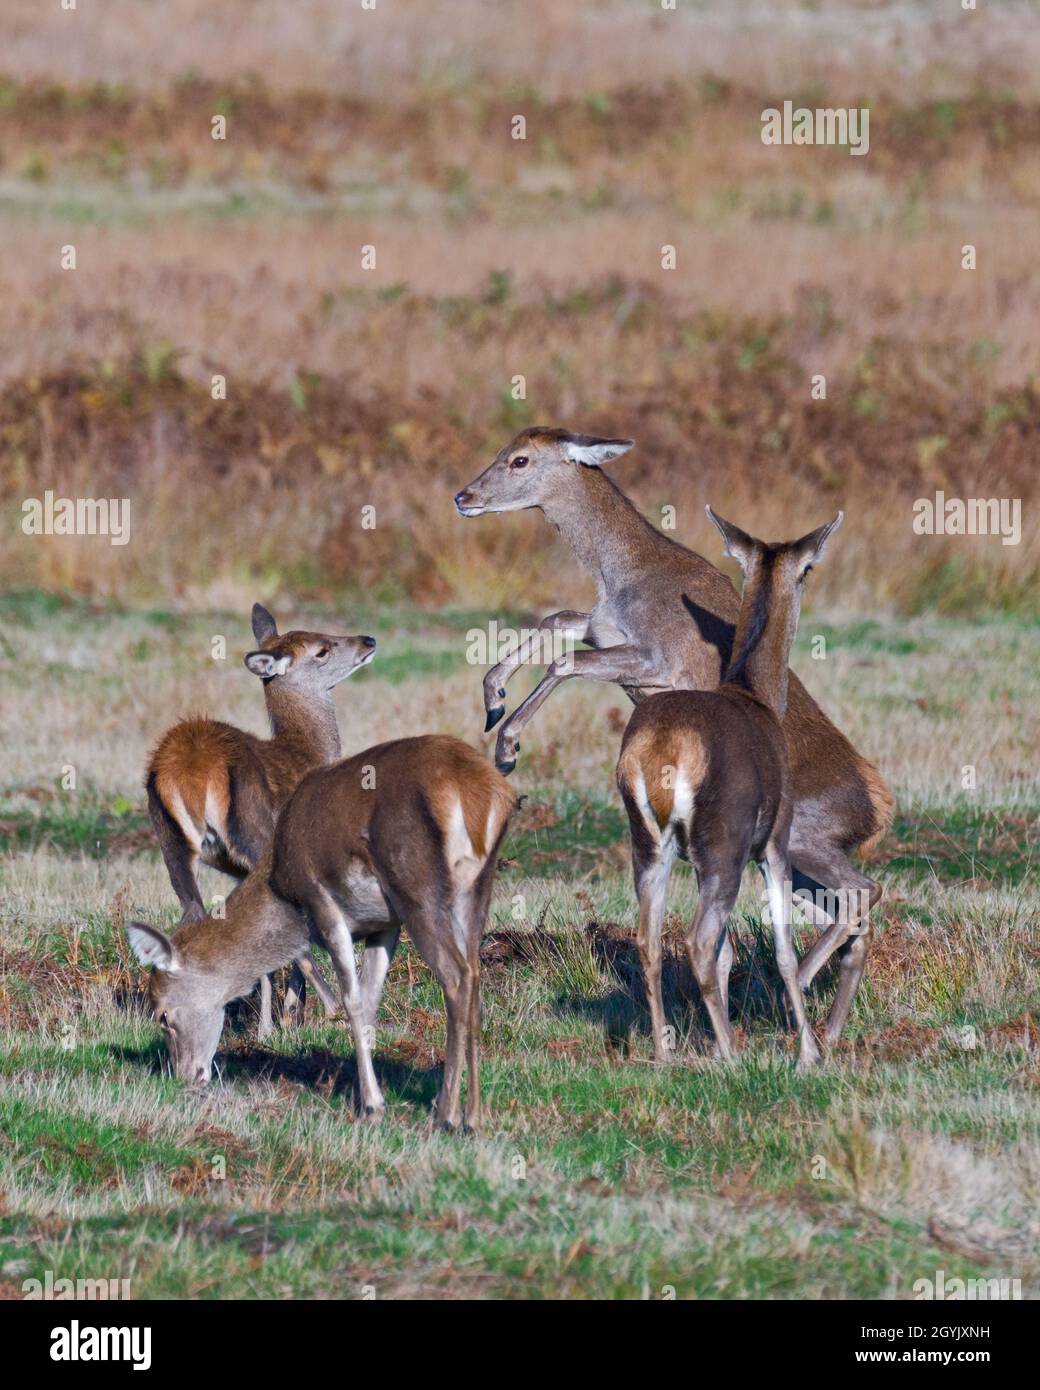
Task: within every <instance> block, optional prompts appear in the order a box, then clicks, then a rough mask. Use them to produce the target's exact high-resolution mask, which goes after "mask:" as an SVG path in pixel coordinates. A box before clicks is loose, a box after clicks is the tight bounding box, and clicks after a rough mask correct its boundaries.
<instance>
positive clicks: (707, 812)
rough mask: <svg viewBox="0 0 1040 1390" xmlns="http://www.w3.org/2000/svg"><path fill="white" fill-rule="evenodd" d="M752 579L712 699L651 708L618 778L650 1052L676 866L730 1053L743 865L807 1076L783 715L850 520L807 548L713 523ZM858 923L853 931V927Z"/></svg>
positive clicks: (641, 709)
mask: <svg viewBox="0 0 1040 1390" xmlns="http://www.w3.org/2000/svg"><path fill="white" fill-rule="evenodd" d="M707 513H708V516H709V517H710V518H711V520H712V521H713V522H714V523H715V525H716V526H717V527H718V529H719V531H720V533H721V535H722V538H723V540H724V541H725V543H726V553H727V554H728V555H731V556H732V557H733V558H734V559H735V560H736V561H737V562H738V563H739V565H740V567H741V569H742V570H743V572H744V593H743V598H742V601H741V605H740V612H739V615H738V618H737V627H736V636H735V638H734V642H733V656H732V659H731V661H730V663H729V666H728V667H727V669H726V672H725V675H724V677H723V681H722V684H721V685H720V686H719V687H718V689H717V690H711V691H694V690H690V691H674V692H670V693H668V694H660V695H653V696H651V697H650V698H649V699H647V700H644V701H643V702H642V703H641V704H640V705H639V706H638V707H637V708H636V711H635V713H634V714H633V715H632V718H631V719H630V721H629V724H628V728H627V729H626V730H625V736H624V739H623V741H622V744H621V756H620V758H619V760H618V769H617V778H618V787H619V789H620V791H621V795H622V798H623V800H624V803H625V809H626V810H627V812H628V819H629V824H630V827H631V831H632V866H633V870H634V874H635V883H636V893H637V895H638V898H639V952H640V956H641V957H642V962H643V970H644V974H645V977H646V989H647V996H648V999H649V1004H650V1017H651V1025H652V1028H653V1035H654V1054H655V1056H656V1057H657V1058H658V1060H664V1059H665V1058H666V1056H667V1052H666V1048H665V1037H666V1034H665V1022H664V1011H663V1006H662V1001H661V928H662V924H663V922H664V915H665V902H666V897H667V892H668V878H669V875H670V873H671V868H672V864H673V862H674V860H675V858H676V856H677V855H678V856H680V857H682V858H684V859H688V860H689V861H690V862H691V863H692V864H693V865H694V867H695V869H696V871H697V880H698V884H699V887H700V892H699V895H698V900H697V912H696V916H695V917H694V921H693V926H692V928H691V930H690V933H689V935H688V937H687V942H688V946H689V953H690V964H691V966H692V967H693V973H694V975H695V976H696V978H697V983H698V985H699V986H700V990H701V995H702V997H703V999H704V1003H705V1005H706V1007H707V1010H708V1013H709V1015H710V1017H711V1022H712V1026H713V1028H714V1031H715V1037H716V1040H717V1044H718V1048H719V1052H720V1053H721V1055H722V1057H723V1058H724V1059H725V1060H727V1061H728V1060H730V1059H731V1058H732V1057H733V1030H732V1027H731V1026H730V1022H729V1011H728V1000H729V989H728V986H729V971H730V966H731V965H732V962H733V948H732V944H731V942H730V940H729V938H728V936H727V934H726V924H727V922H728V920H729V915H730V913H731V912H732V910H733V904H734V903H735V902H736V899H737V894H738V893H739V891H740V880H741V875H742V873H743V870H744V866H745V864H747V863H748V862H749V860H754V862H755V863H757V864H758V866H759V868H760V869H761V870H762V875H763V877H764V879H765V883H766V891H767V895H768V902H769V915H770V918H771V920H772V924H773V933H774V941H775V946H776V958H777V964H778V967H779V970H780V974H781V977H782V979H783V982H784V986H785V988H786V991H787V998H788V1002H789V1004H790V1008H791V1012H792V1014H793V1015H794V1018H795V1021H796V1023H797V1027H798V1032H799V1039H800V1047H799V1063H798V1064H799V1068H802V1069H804V1068H806V1067H809V1066H812V1065H813V1064H814V1063H815V1062H817V1061H818V1060H819V1048H818V1046H817V1044H816V1040H815V1038H814V1037H813V1034H812V1030H811V1028H810V1027H809V1024H808V1021H807V1019H806V1015H805V1005H804V1001H803V998H802V990H801V986H800V983H799V979H798V961H797V958H796V956H795V953H794V947H793V945H792V941H791V922H790V904H791V900H792V894H791V891H790V881H791V871H790V862H789V858H788V840H789V836H790V828H791V812H792V801H791V787H790V780H791V779H790V769H789V765H788V757H787V747H786V743H785V739H784V733H783V729H782V727H781V723H780V721H781V720H782V719H783V717H784V711H785V708H786V705H787V690H788V671H787V659H788V654H789V652H790V648H791V642H792V640H793V639H794V634H795V629H796V628H797V626H798V613H799V609H800V607H801V597H802V585H803V583H804V580H805V576H806V575H807V574H808V573H809V571H810V570H811V569H812V567H813V565H814V564H815V563H816V562H817V561H818V560H819V559H820V557H821V555H822V554H823V549H824V546H825V545H826V543H827V541H828V539H829V537H830V536H831V535H832V534H833V533H834V531H836V530H837V528H838V527H839V526H840V525H841V522H842V520H843V514H842V513H841V512H839V513H838V515H837V516H836V517H835V518H834V520H833V521H831V522H828V524H827V525H826V526H821V527H820V528H819V529H818V530H816V531H812V532H810V534H809V535H807V536H803V537H802V538H801V539H800V540H796V541H788V542H785V543H780V544H776V545H767V544H765V543H764V542H762V541H758V540H754V539H753V538H752V537H751V536H748V535H747V534H746V533H745V532H743V531H741V530H740V528H739V527H737V526H734V525H732V523H731V522H728V521H724V520H723V519H722V518H721V517H719V516H716V515H715V513H714V512H713V511H712V510H711V508H710V507H709V508H707ZM857 922H858V919H857V920H850V921H849V922H848V932H849V933H852V932H854V931H855V929H856V926H857ZM858 983H859V979H858V976H857V978H856V979H855V981H854V982H852V981H851V978H850V976H848V975H846V974H843V976H842V980H841V984H840V986H839V990H838V996H837V999H836V1000H835V1003H834V1006H833V1008H832V1010H831V1014H830V1017H829V1018H828V1020H827V1025H826V1029H825V1038H826V1041H827V1042H828V1043H833V1042H835V1041H836V1040H837V1038H838V1035H839V1034H840V1033H841V1030H842V1027H843V1025H844V1023H845V1019H846V1017H847V1015H848V1011H849V1008H850V1006H851V1004H852V998H853V996H854V994H855V991H856V986H857V985H858Z"/></svg>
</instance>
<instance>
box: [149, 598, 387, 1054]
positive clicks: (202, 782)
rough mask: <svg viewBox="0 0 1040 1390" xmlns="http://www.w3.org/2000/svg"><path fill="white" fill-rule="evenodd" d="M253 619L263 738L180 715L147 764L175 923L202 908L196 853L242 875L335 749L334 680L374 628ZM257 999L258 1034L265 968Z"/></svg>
mask: <svg viewBox="0 0 1040 1390" xmlns="http://www.w3.org/2000/svg"><path fill="white" fill-rule="evenodd" d="M252 620H253V636H254V637H255V638H256V641H257V642H258V643H259V650H258V651H253V652H250V653H249V654H248V655H247V656H246V658H245V664H246V666H247V667H248V668H249V670H250V671H252V673H253V675H255V676H259V678H260V679H261V680H262V681H263V685H264V700H265V701H266V703H267V714H268V718H269V719H270V722H271V737H270V738H269V739H262V738H257V737H255V736H254V735H253V734H249V733H246V732H245V731H244V730H242V729H236V728H235V727H234V726H233V725H231V724H223V723H220V722H219V721H217V720H215V719H185V720H182V721H181V722H180V723H179V724H175V725H174V726H173V728H172V729H169V730H168V731H167V732H166V733H165V734H164V735H163V737H162V738H161V739H160V740H159V743H158V745H157V747H156V749H155V752H154V753H153V754H152V756H151V759H150V761H149V764H148V771H147V774H146V777H145V786H146V788H147V791H148V814H149V817H150V819H151V822H152V827H153V828H154V830H155V834H156V837H157V839H158V841H159V848H160V849H161V851H162V857H163V860H164V861H165V864H166V869H167V872H168V873H169V875H170V882H171V883H172V884H173V890H174V892H175V893H176V894H177V897H178V899H179V901H180V904H181V921H182V922H190V921H194V920H201V919H202V918H204V917H205V916H206V908H205V905H204V904H203V901H202V892H201V890H200V888H199V879H198V873H199V863H200V861H201V862H202V863H204V864H208V865H210V866H211V867H212V868H215V869H221V870H223V872H224V873H226V874H231V875H232V876H233V877H235V878H245V876H246V875H247V874H248V873H249V872H250V871H251V870H252V868H253V867H254V866H255V864H256V863H257V861H258V860H259V859H260V856H261V855H262V854H263V852H264V850H265V849H266V848H267V846H268V845H269V844H270V842H271V837H272V835H273V834H274V825H275V817H276V815H277V813H278V811H279V809H280V808H281V807H282V805H284V803H285V801H286V800H287V799H288V797H289V795H290V793H291V792H292V791H293V790H294V788H295V787H296V785H297V783H298V782H299V781H300V778H301V777H303V775H304V773H306V772H309V771H310V770H311V768H313V767H320V766H321V765H322V764H323V763H331V762H334V761H335V760H336V759H337V758H338V757H339V756H340V743H339V726H338V724H337V721H336V709H335V706H334V705H333V702H332V690H333V687H334V686H336V685H338V684H339V682H340V681H342V680H345V679H346V678H347V676H349V675H350V674H351V672H353V671H356V670H357V668H358V667H359V666H364V665H365V664H366V663H367V662H369V661H371V660H372V657H373V655H374V654H375V649H376V639H375V638H374V637H333V636H330V635H328V634H327V633H321V632H287V633H285V634H283V635H282V636H279V634H278V628H277V626H276V624H275V620H274V618H273V617H272V616H271V614H270V613H269V612H268V611H267V609H266V608H264V607H263V606H262V605H261V604H259V603H255V604H254V605H253V615H252ZM299 970H300V971H301V972H302V973H303V975H304V976H305V977H306V979H308V980H309V981H310V982H311V983H312V984H313V985H314V987H315V989H316V990H317V992H318V994H319V997H320V998H321V1000H322V1003H323V1004H324V1005H325V1008H326V1010H330V1009H331V1010H334V1009H335V999H334V996H333V995H332V993H331V991H330V990H329V987H328V985H326V984H325V982H324V980H322V979H321V977H320V975H319V974H318V972H316V971H315V969H314V966H313V964H312V962H311V960H310V957H309V956H305V957H304V958H303V959H302V960H301V961H300V962H299ZM302 996H303V990H302V987H301V981H300V979H299V976H298V975H297V974H295V972H294V978H293V981H292V984H291V985H290V992H289V996H288V999H287V1012H289V1013H295V1012H296V1007H297V1005H298V1002H299V1001H300V1000H302ZM290 1001H291V1002H290ZM260 1007H261V1018H260V1033H261V1036H266V1035H267V1034H268V1033H270V1031H271V1026H272V1024H271V993H270V982H269V981H268V979H267V977H266V976H265V977H264V978H263V980H262V981H261V1006H260Z"/></svg>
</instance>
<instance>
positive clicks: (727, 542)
mask: <svg viewBox="0 0 1040 1390" xmlns="http://www.w3.org/2000/svg"><path fill="white" fill-rule="evenodd" d="M704 510H705V512H706V514H707V517H708V520H709V521H711V522H713V523H714V525H715V527H716V529H717V530H718V533H719V535H720V536H721V537H722V540H723V545H724V547H725V554H727V555H730V556H732V557H733V559H734V560H736V562H737V564H738V565H739V566H740V568H741V569H742V570H743V571H744V573H745V574H747V572H748V566H749V565H750V564H751V559H752V556H753V555H754V553H755V547H756V546H757V544H758V542H757V541H756V540H755V539H754V538H753V537H751V536H749V535H748V533H747V532H746V531H742V530H741V529H740V527H739V526H734V525H733V523H732V521H727V520H726V519H725V517H721V516H719V515H718V514H717V513H716V512H713V511H712V509H711V507H705V508H704Z"/></svg>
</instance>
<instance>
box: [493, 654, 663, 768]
mask: <svg viewBox="0 0 1040 1390" xmlns="http://www.w3.org/2000/svg"><path fill="white" fill-rule="evenodd" d="M573 676H584V678H585V679H586V680H593V681H604V682H606V683H607V684H611V683H614V684H617V685H641V686H652V685H656V684H658V683H659V682H660V679H661V676H660V663H659V662H658V661H655V659H654V657H653V656H652V655H651V653H650V652H648V651H647V650H646V649H645V648H644V647H636V646H631V645H629V644H628V643H624V644H622V645H620V646H617V647H604V648H603V649H602V650H591V651H584V650H583V651H580V652H571V653H570V655H569V656H565V657H563V658H561V659H560V660H559V661H554V662H553V664H552V665H551V666H550V667H549V670H548V672H547V673H546V675H545V677H544V679H543V680H542V681H541V682H540V683H539V684H538V685H537V686H536V687H535V689H534V690H533V691H532V692H531V694H530V695H528V697H527V699H526V700H525V701H524V702H523V704H521V705H518V706H517V708H516V709H515V710H514V711H513V713H512V714H511V715H510V716H509V718H508V719H507V720H506V722H505V723H504V724H503V725H502V728H501V729H500V730H499V734H498V744H497V746H496V748H495V766H496V767H497V768H498V770H499V772H504V773H506V774H507V775H508V774H509V773H510V772H512V770H513V768H514V767H516V755H517V753H518V752H519V750H520V734H521V733H522V732H523V729H524V726H525V724H527V722H528V720H530V719H531V718H532V717H533V716H534V715H535V714H536V713H537V711H538V710H539V708H540V707H541V706H542V705H543V704H544V702H545V701H546V700H547V699H548V698H549V696H550V695H551V694H552V693H553V691H554V690H555V689H556V687H557V686H558V685H560V684H561V682H563V681H566V680H570V679H571V678H572V677H573Z"/></svg>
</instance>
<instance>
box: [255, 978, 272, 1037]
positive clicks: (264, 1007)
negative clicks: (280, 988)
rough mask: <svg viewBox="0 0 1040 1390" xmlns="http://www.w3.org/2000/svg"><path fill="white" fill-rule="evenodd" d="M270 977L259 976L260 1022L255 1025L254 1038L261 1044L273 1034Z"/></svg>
mask: <svg viewBox="0 0 1040 1390" xmlns="http://www.w3.org/2000/svg"><path fill="white" fill-rule="evenodd" d="M271 994H272V989H271V977H270V975H261V976H260V1022H259V1023H258V1024H257V1029H256V1036H257V1037H258V1038H259V1039H260V1041H261V1042H263V1040H264V1039H265V1038H269V1037H270V1036H271V1034H272V1033H273V1032H274V1013H273V1010H272V1008H271Z"/></svg>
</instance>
